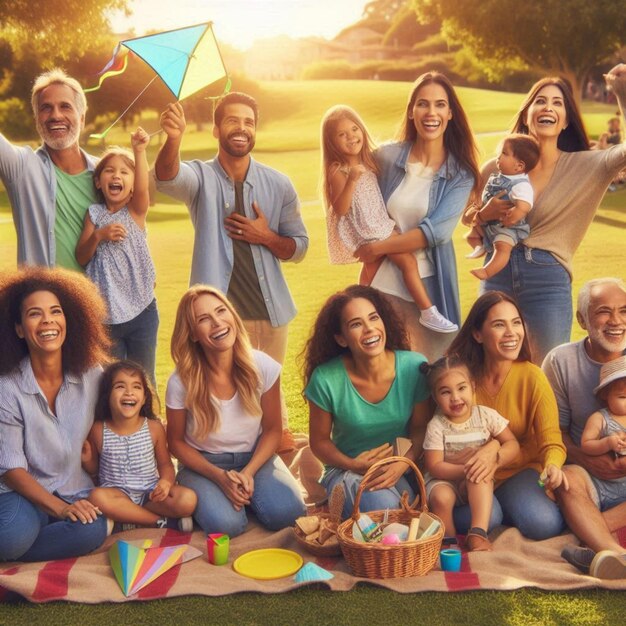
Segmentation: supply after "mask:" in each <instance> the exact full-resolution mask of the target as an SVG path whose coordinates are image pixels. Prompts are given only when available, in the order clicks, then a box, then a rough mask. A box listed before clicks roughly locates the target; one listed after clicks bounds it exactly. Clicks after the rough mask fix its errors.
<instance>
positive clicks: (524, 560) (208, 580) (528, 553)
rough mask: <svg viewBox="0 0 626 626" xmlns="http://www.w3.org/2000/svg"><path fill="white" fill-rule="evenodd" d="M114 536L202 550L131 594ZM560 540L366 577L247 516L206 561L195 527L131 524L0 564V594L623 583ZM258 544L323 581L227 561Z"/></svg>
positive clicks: (509, 545)
mask: <svg viewBox="0 0 626 626" xmlns="http://www.w3.org/2000/svg"><path fill="white" fill-rule="evenodd" d="M618 538H619V540H620V543H621V544H622V545H626V528H624V529H622V530H621V531H620V532H619V533H618ZM118 539H123V540H127V541H134V540H140V539H152V540H153V542H154V545H161V546H169V545H176V544H180V543H190V544H191V545H193V546H194V547H196V548H198V549H200V550H202V552H203V556H202V557H198V558H197V559H194V560H192V561H189V562H187V563H184V564H182V565H178V566H176V567H173V568H172V569H170V570H169V571H168V572H166V573H165V574H163V576H161V577H160V578H157V579H156V580H155V581H154V582H152V583H150V584H149V585H147V586H146V587H144V588H143V589H141V590H140V591H139V592H138V593H137V594H136V595H135V596H131V597H129V598H126V597H125V596H124V594H123V593H122V590H121V589H120V587H119V585H118V584H117V582H116V580H115V578H114V577H113V572H112V570H111V566H110V564H109V557H108V554H107V550H108V548H109V547H110V546H111V545H112V544H113V542H115V541H117V540H118ZM568 543H576V538H575V537H574V536H573V535H571V534H564V535H560V536H558V537H555V538H553V539H549V540H547V541H531V540H529V539H525V538H524V537H522V535H521V534H520V533H519V531H518V530H516V529H514V528H506V529H502V531H501V532H499V534H498V535H497V537H496V538H495V540H494V551H493V552H474V553H465V552H464V554H463V562H462V569H461V571H460V572H455V573H450V572H442V571H441V570H440V569H439V568H438V566H437V567H436V568H435V569H434V570H432V571H431V572H430V573H429V574H427V575H426V576H420V577H413V578H396V579H389V580H373V579H364V578H356V577H354V576H352V575H351V574H350V571H349V569H348V566H347V564H346V562H345V561H344V560H343V558H341V557H333V558H317V557H315V556H313V555H311V554H309V553H308V552H306V550H304V549H302V548H301V547H300V546H299V544H298V543H297V542H296V540H295V538H294V535H293V531H292V530H291V529H284V530H282V531H280V532H276V533H272V532H269V531H267V530H265V529H263V528H262V527H260V526H259V525H257V524H254V523H251V524H250V528H249V530H248V531H247V532H245V533H244V534H243V535H241V536H240V537H237V538H235V539H233V540H232V541H231V549H230V555H229V562H228V564H227V565H222V566H216V565H211V564H209V563H208V561H207V558H206V543H205V537H204V535H203V534H202V533H201V532H200V531H196V532H194V533H193V534H184V533H179V532H178V531H173V530H166V531H164V530H156V529H154V530H153V529H138V530H133V531H127V532H124V533H118V534H115V535H112V536H111V537H109V538H108V539H107V541H106V543H105V544H104V545H103V546H102V547H101V548H100V549H99V550H98V551H97V552H95V553H93V554H90V555H88V556H84V557H80V558H77V559H65V560H62V561H51V562H44V563H12V564H11V563H5V564H2V565H0V601H2V600H3V599H4V600H8V599H10V598H12V597H14V596H15V594H17V595H19V596H21V597H23V598H26V599H28V600H30V601H32V602H50V601H53V600H65V601H70V602H82V603H98V602H124V601H126V600H152V599H156V598H168V597H174V596H185V595H205V596H220V595H227V594H231V593H240V592H245V591H247V592H250V591H252V592H260V593H284V592H286V591H291V590H293V589H297V588H299V587H302V586H304V585H308V584H315V585H323V586H324V587H326V588H328V589H331V590H333V591H349V590H350V589H352V588H353V587H354V586H355V585H357V584H361V583H364V582H367V583H368V584H374V585H378V586H380V587H384V588H386V589H390V590H393V591H397V592H400V593H413V592H418V591H457V592H458V591H467V590H478V589H480V590H486V589H490V590H502V591H508V590H513V589H519V588H521V587H536V588H539V589H545V590H553V591H565V590H567V591H570V590H573V589H588V588H591V587H603V588H607V589H626V580H618V581H608V580H607V581H605V580H598V579H596V578H592V577H590V576H584V575H582V574H580V573H579V572H578V571H577V570H576V569H574V568H573V567H572V566H571V565H569V564H568V563H566V562H565V561H563V560H562V559H561V557H560V552H561V549H562V548H563V546H565V545H566V544H568ZM258 548H287V549H290V550H294V551H296V552H298V553H300V554H301V555H302V556H303V558H304V561H305V563H306V562H308V561H311V562H314V563H316V564H317V565H319V566H321V567H323V568H325V569H327V570H329V571H330V572H332V573H333V574H334V578H332V579H331V580H328V581H325V582H323V583H321V582H316V583H296V582H295V580H294V578H293V577H289V578H282V579H278V580H269V581H261V580H253V579H251V578H246V577H244V576H241V575H239V574H237V573H236V572H235V571H234V570H233V569H232V567H231V566H232V562H233V561H234V559H235V558H237V557H238V556H239V555H241V554H244V553H245V552H248V551H250V550H255V549H258Z"/></svg>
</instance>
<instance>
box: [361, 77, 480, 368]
mask: <svg viewBox="0 0 626 626" xmlns="http://www.w3.org/2000/svg"><path fill="white" fill-rule="evenodd" d="M476 155H477V150H476V144H475V142H474V137H473V135H472V132H471V130H470V126H469V123H468V121H467V117H466V115H465V112H464V111H463V108H462V107H461V103H460V102H459V99H458V97H457V95H456V93H455V91H454V87H453V86H452V84H451V83H450V81H449V80H448V79H447V78H446V77H445V76H444V75H443V74H439V73H438V72H428V73H426V74H423V75H422V76H420V77H419V78H418V79H417V80H416V82H415V84H414V85H413V89H412V90H411V93H410V94H409V99H408V103H407V106H406V111H405V114H404V116H403V119H402V124H401V128H400V131H399V141H397V142H395V143H391V144H387V145H384V146H382V147H381V148H379V149H378V151H377V152H376V155H375V156H376V161H377V163H378V166H379V168H380V173H379V177H378V182H379V185H380V189H381V192H382V195H383V199H384V201H385V204H386V206H387V211H388V212H389V215H390V216H391V217H392V218H393V219H394V220H395V222H396V225H397V228H398V230H399V231H400V232H401V233H402V234H401V235H399V236H397V237H391V238H388V239H385V240H382V241H377V242H373V243H370V244H366V245H364V246H362V247H361V248H360V249H359V250H358V251H357V256H358V257H359V259H360V260H361V261H363V262H373V261H375V260H376V259H377V258H380V257H381V256H384V255H387V254H392V253H400V252H413V253H414V254H415V255H416V258H417V262H418V267H419V273H420V276H421V277H422V279H423V282H424V286H425V288H426V291H427V292H428V295H429V296H430V299H431V300H432V303H433V304H434V305H436V306H437V309H438V310H439V312H440V313H441V314H442V315H443V316H444V317H446V318H447V319H449V320H451V321H452V322H454V323H456V324H460V305H459V287H458V279H457V268H456V257H455V255H454V248H453V245H452V241H451V238H452V232H453V231H454V228H455V226H456V224H457V222H458V219H459V217H460V215H461V212H462V211H463V208H464V207H465V205H466V204H467V201H468V198H469V196H470V193H471V192H472V190H473V189H476V185H477V183H478V179H479V171H478V165H477V156H476ZM371 284H372V286H373V287H376V288H378V289H380V290H381V291H383V292H385V293H386V294H389V295H390V296H391V298H390V299H391V301H392V303H393V306H394V308H395V309H396V311H397V312H398V314H399V315H400V316H401V318H402V319H403V320H404V323H405V325H406V328H407V331H408V333H409V335H410V341H411V348H412V349H414V350H418V351H419V352H422V353H423V354H425V355H426V356H427V357H428V358H429V359H435V358H437V357H439V356H441V354H442V353H443V351H444V350H445V348H446V346H447V345H448V344H449V337H450V336H451V335H448V336H446V335H442V334H441V333H436V332H433V331H432V330H429V329H428V328H426V327H424V326H423V325H422V324H420V323H419V319H420V317H419V310H418V308H417V307H416V306H415V305H414V304H413V302H412V299H411V296H410V295H409V294H408V292H407V290H406V288H405V286H404V283H403V280H402V274H401V273H400V271H399V270H398V269H397V268H396V267H395V266H394V265H393V264H392V263H390V262H389V261H388V260H387V259H385V261H384V262H383V264H382V265H381V267H380V269H379V270H378V272H377V273H376V276H375V277H374V280H373V281H372V283H371ZM447 337H448V338H447Z"/></svg>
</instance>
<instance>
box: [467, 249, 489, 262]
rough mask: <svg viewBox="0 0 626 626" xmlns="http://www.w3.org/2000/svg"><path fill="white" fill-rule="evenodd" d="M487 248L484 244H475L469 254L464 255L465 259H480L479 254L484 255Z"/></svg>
mask: <svg viewBox="0 0 626 626" xmlns="http://www.w3.org/2000/svg"><path fill="white" fill-rule="evenodd" d="M485 254H487V250H485V246H476V247H475V248H474V249H473V250H472V251H471V252H470V253H469V254H466V255H465V258H466V259H480V257H481V256H485Z"/></svg>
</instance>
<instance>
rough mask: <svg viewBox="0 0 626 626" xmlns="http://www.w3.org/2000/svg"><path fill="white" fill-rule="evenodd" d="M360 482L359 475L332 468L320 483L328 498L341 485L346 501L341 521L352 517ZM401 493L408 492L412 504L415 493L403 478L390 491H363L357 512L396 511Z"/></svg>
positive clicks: (361, 478) (360, 477) (360, 476)
mask: <svg viewBox="0 0 626 626" xmlns="http://www.w3.org/2000/svg"><path fill="white" fill-rule="evenodd" d="M362 480H363V476H362V475H361V474H357V473H356V472H350V471H348V470H342V469H339V468H338V467H333V468H332V469H331V470H330V471H328V472H327V473H326V474H325V475H324V477H323V478H322V480H321V481H320V483H321V484H322V486H323V487H324V489H326V493H327V494H328V495H329V496H330V494H331V493H332V491H333V489H334V488H335V485H338V484H339V483H342V484H343V488H344V491H345V494H346V500H345V502H344V505H343V513H342V514H341V518H342V519H347V518H348V517H350V516H351V515H352V509H353V508H354V500H355V499H356V492H357V491H358V489H359V485H360V484H361V481H362ZM403 491H406V492H408V494H409V501H410V502H412V501H413V499H414V498H415V491H413V489H412V487H411V486H410V484H409V482H408V480H407V479H406V477H405V476H402V477H400V480H399V481H398V482H397V483H396V484H395V486H394V487H392V488H390V489H377V490H376V491H368V490H365V491H363V493H362V494H361V501H360V503H359V511H361V512H362V513H367V511H379V510H384V509H397V508H399V507H400V497H401V496H402V492H403Z"/></svg>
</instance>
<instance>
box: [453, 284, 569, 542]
mask: <svg viewBox="0 0 626 626" xmlns="http://www.w3.org/2000/svg"><path fill="white" fill-rule="evenodd" d="M453 352H454V353H456V354H458V355H459V356H460V357H461V358H462V359H463V360H464V361H465V362H466V363H467V365H468V367H469V369H470V371H471V372H475V376H476V403H477V404H481V405H485V406H488V407H491V408H492V409H495V410H496V411H498V413H500V414H501V415H503V416H504V417H506V418H507V419H508V420H509V428H510V429H511V431H512V432H513V434H514V435H515V437H516V438H517V440H518V441H519V444H520V453H519V456H518V458H517V459H516V460H515V461H513V462H512V463H509V464H508V465H507V467H506V469H500V468H499V466H498V445H497V442H495V443H494V442H491V444H489V445H490V446H491V447H490V448H489V450H490V452H491V455H490V456H487V457H486V458H485V460H484V462H485V463H486V464H487V465H488V467H489V469H490V471H491V472H492V474H491V475H492V476H493V477H494V479H495V482H496V485H495V487H496V488H495V492H494V495H495V498H494V514H495V513H496V509H497V507H498V504H499V506H500V508H501V510H502V521H503V522H504V523H505V524H508V525H510V526H515V527H516V528H518V529H519V531H520V532H521V533H522V534H523V535H524V536H526V537H528V538H530V539H537V540H540V539H547V538H549V537H553V536H555V535H557V534H558V533H560V532H561V531H562V530H563V528H564V526H565V522H564V520H563V517H562V516H561V513H560V511H559V508H558V506H557V505H556V503H555V502H554V501H553V500H552V499H550V498H549V497H548V496H547V495H546V493H550V491H551V490H554V489H556V488H557V487H560V486H561V485H562V486H563V488H564V489H567V480H566V478H565V477H564V475H563V472H562V471H561V466H562V465H563V463H564V462H565V456H566V454H565V447H564V445H563V442H562V440H561V431H560V429H559V420H558V409H557V405H556V399H555V397H554V393H553V391H552V388H551V387H550V384H549V383H548V380H547V378H546V377H545V375H544V373H543V372H542V371H541V369H540V368H538V367H537V366H536V365H533V363H531V360H530V348H529V345H528V338H527V336H526V327H525V325H524V320H523V319H522V316H521V313H520V311H519V308H518V306H517V304H516V302H515V301H514V300H513V299H512V298H511V297H510V296H508V295H506V294H505V293H502V292H500V291H488V292H486V293H485V294H483V295H482V296H480V298H478V300H476V302H475V303H474V306H473V307H472V309H471V310H470V312H469V314H468V316H467V319H466V320H465V323H464V324H463V326H462V328H461V330H460V331H459V334H458V336H457V337H456V339H455V340H454V341H453V343H452V345H451V346H450V349H449V351H448V353H453ZM496 501H497V502H496ZM462 510H463V507H460V510H459V514H460V515H462ZM494 517H497V514H495V515H492V522H493V518H494ZM459 527H463V523H462V521H461V520H460V523H459Z"/></svg>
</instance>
